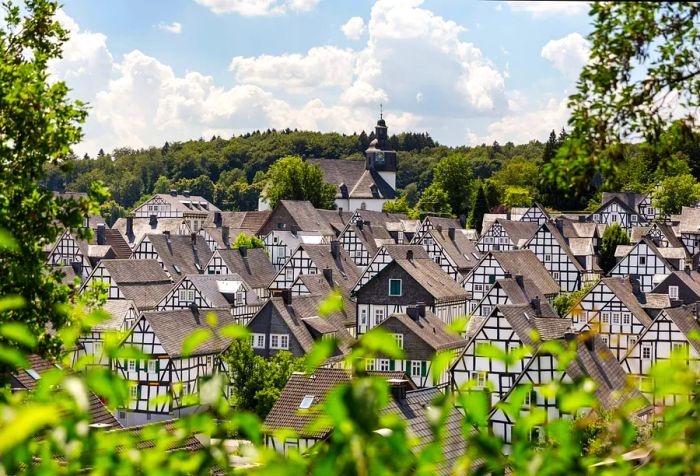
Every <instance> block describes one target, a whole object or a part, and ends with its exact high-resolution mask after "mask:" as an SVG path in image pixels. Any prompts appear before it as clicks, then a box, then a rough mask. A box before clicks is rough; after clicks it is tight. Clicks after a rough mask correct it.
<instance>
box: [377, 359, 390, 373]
mask: <svg viewBox="0 0 700 476" xmlns="http://www.w3.org/2000/svg"><path fill="white" fill-rule="evenodd" d="M378 364H379V365H378V367H379V371H380V372H388V371H389V365H390V363H389V359H379V362H378Z"/></svg>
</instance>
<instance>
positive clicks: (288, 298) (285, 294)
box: [280, 289, 292, 306]
mask: <svg viewBox="0 0 700 476" xmlns="http://www.w3.org/2000/svg"><path fill="white" fill-rule="evenodd" d="M280 294H281V295H282V301H283V302H284V305H285V306H291V305H292V290H291V289H283V290H282V292H281V293H280Z"/></svg>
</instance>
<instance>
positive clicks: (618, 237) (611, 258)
mask: <svg viewBox="0 0 700 476" xmlns="http://www.w3.org/2000/svg"><path fill="white" fill-rule="evenodd" d="M629 244H630V238H629V236H628V235H627V232H626V231H625V230H624V229H623V228H622V227H621V226H620V224H619V223H613V224H612V225H610V226H608V227H607V228H606V229H605V232H604V233H603V242H602V243H601V245H600V249H599V253H600V259H599V263H598V264H600V267H601V268H602V269H603V272H604V273H608V272H609V271H610V270H611V269H613V267H614V266H615V250H616V249H617V247H618V245H629Z"/></svg>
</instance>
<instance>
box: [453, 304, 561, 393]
mask: <svg viewBox="0 0 700 476" xmlns="http://www.w3.org/2000/svg"><path fill="white" fill-rule="evenodd" d="M547 314H548V317H544V315H547ZM544 315H543V312H542V308H541V307H540V303H539V302H536V301H533V303H527V304H518V305H504V304H501V305H497V306H496V307H495V308H494V309H493V310H492V311H491V313H490V314H489V315H488V316H486V317H485V318H483V319H479V320H478V323H477V325H476V326H474V328H472V329H470V332H469V334H470V336H469V340H468V343H467V345H466V346H465V348H464V351H463V352H462V353H461V355H460V356H459V357H458V358H457V359H456V360H455V363H454V364H453V365H452V366H451V368H450V370H449V371H450V377H451V385H452V388H453V389H455V390H456V389H460V388H463V387H465V384H467V383H468V382H471V384H472V385H474V386H475V387H476V388H477V389H478V390H479V391H481V390H483V389H484V388H488V389H490V391H491V404H493V405H495V404H496V403H497V402H499V401H500V400H501V398H503V397H504V396H505V395H506V394H507V393H508V392H509V391H510V389H511V388H512V387H513V384H514V382H515V380H516V379H517V378H518V375H520V373H521V372H522V371H523V369H524V366H525V365H526V364H527V362H528V361H529V358H530V356H531V355H532V353H533V352H534V351H535V350H536V349H537V348H538V347H539V345H540V344H541V343H542V342H544V341H548V340H553V339H561V338H563V337H564V335H565V334H566V333H568V332H571V321H569V320H568V319H563V318H560V317H558V316H556V317H555V316H552V315H551V312H546V311H545V313H544ZM488 346H492V347H495V348H497V349H498V350H500V351H502V352H503V353H504V354H511V353H513V352H517V354H514V355H520V354H524V355H522V356H521V357H522V358H521V359H514V361H513V362H510V363H509V362H503V361H501V360H498V359H495V358H494V357H493V353H489V352H484V350H483V349H484V348H485V347H488ZM524 346H527V347H526V348H523V347H524Z"/></svg>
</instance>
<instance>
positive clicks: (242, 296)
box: [235, 291, 245, 306]
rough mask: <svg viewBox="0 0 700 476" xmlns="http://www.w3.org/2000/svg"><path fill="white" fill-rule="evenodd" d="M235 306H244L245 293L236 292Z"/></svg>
mask: <svg viewBox="0 0 700 476" xmlns="http://www.w3.org/2000/svg"><path fill="white" fill-rule="evenodd" d="M235 303H236V306H245V291H237V292H236V300H235Z"/></svg>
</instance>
